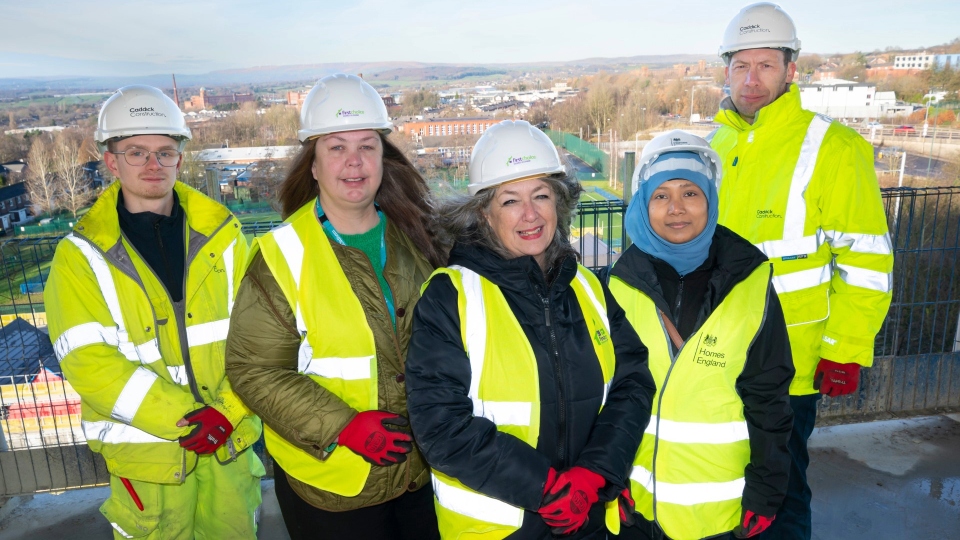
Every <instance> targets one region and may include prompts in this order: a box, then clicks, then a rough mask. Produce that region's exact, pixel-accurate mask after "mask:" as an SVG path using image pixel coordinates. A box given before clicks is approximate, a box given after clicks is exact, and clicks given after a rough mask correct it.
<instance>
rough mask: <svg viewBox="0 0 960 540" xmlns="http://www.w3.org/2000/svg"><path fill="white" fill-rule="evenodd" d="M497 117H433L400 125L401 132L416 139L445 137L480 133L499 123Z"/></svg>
mask: <svg viewBox="0 0 960 540" xmlns="http://www.w3.org/2000/svg"><path fill="white" fill-rule="evenodd" d="M500 121H501V120H500V119H495V118H476V117H474V118H431V119H428V120H417V121H413V122H407V123H406V124H403V125H402V126H400V132H401V133H407V134H408V135H409V136H410V138H411V139H413V140H414V141H420V140H423V138H424V137H445V136H450V135H461V134H463V135H479V134H481V133H483V132H484V131H486V130H487V129H489V128H490V127H491V126H493V125H495V124H498V123H499V122H500Z"/></svg>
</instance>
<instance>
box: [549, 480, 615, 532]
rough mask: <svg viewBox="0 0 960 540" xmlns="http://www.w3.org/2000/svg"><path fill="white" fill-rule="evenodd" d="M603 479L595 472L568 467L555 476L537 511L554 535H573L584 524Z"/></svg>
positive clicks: (597, 497) (603, 482)
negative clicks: (555, 478)
mask: <svg viewBox="0 0 960 540" xmlns="http://www.w3.org/2000/svg"><path fill="white" fill-rule="evenodd" d="M606 482H607V481H606V480H604V478H603V477H602V476H600V475H599V474H597V473H595V472H591V471H588V470H587V469H584V468H583V467H571V468H570V469H568V470H566V471H564V472H562V473H560V474H559V475H558V476H557V481H556V482H554V484H553V486H552V487H550V489H548V490H547V493H546V495H545V496H544V498H543V503H541V505H540V510H537V512H538V513H539V514H540V517H542V518H543V521H544V522H545V523H546V524H547V526H549V527H550V530H551V531H552V532H553V534H554V535H558V536H561V535H566V534H572V533H574V532H576V531H577V530H578V529H580V528H581V527H583V526H584V525H586V524H587V521H588V519H587V513H588V512H589V511H590V507H592V506H593V504H594V503H596V502H597V501H598V500H600V495H599V493H598V492H599V491H600V488H602V487H603V485H604V484H605V483H606Z"/></svg>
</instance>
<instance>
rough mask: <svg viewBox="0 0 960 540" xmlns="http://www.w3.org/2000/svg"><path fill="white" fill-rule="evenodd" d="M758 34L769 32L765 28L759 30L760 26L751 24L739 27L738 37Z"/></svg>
mask: <svg viewBox="0 0 960 540" xmlns="http://www.w3.org/2000/svg"><path fill="white" fill-rule="evenodd" d="M760 32H767V33H770V30H769V29H767V28H760V25H759V24H751V25H750V26H741V27H740V35H741V36H742V35H744V34H756V33H760Z"/></svg>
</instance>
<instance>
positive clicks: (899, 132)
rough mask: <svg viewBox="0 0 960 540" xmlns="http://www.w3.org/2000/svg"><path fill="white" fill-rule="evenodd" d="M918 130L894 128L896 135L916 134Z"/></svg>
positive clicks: (911, 127) (908, 127)
mask: <svg viewBox="0 0 960 540" xmlns="http://www.w3.org/2000/svg"><path fill="white" fill-rule="evenodd" d="M916 132H917V130H916V129H914V127H913V126H897V127H895V128H893V134H894V135H909V134H910V133H916Z"/></svg>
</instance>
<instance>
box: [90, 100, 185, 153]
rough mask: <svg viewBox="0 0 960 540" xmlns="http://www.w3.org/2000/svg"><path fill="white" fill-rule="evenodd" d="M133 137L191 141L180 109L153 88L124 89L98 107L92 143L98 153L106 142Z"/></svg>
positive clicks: (104, 146) (182, 141)
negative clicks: (98, 115) (158, 137)
mask: <svg viewBox="0 0 960 540" xmlns="http://www.w3.org/2000/svg"><path fill="white" fill-rule="evenodd" d="M134 135H166V136H168V137H172V138H174V139H177V140H178V141H180V142H181V145H182V144H183V143H185V142H186V141H187V139H189V138H190V128H188V127H187V121H186V119H184V117H183V113H182V112H181V111H180V107H179V106H178V105H177V104H176V103H174V102H173V100H172V99H170V98H169V97H167V95H166V94H164V93H163V92H161V91H160V90H159V89H157V88H154V87H152V86H146V85H142V84H133V85H130V86H124V87H123V88H121V89H119V90H117V93H115V94H113V95H112V96H110V98H109V99H107V101H106V102H104V104H103V107H101V108H100V117H99V118H98V119H97V130H96V132H94V134H93V138H94V140H95V141H96V142H97V144H98V145H100V148H101V150H103V149H104V148H106V145H107V141H109V140H110V139H115V138H118V137H132V136H134Z"/></svg>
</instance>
